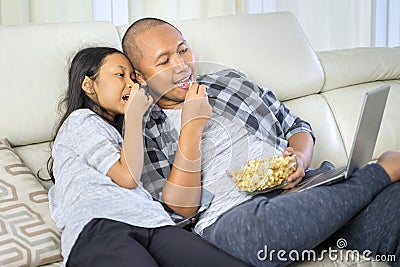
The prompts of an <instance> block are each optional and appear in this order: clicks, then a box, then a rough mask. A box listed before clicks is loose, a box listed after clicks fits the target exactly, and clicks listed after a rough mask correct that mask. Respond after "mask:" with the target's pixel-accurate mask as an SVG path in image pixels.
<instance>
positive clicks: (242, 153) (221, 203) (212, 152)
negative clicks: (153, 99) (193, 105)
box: [164, 110, 279, 235]
mask: <svg viewBox="0 0 400 267" xmlns="http://www.w3.org/2000/svg"><path fill="white" fill-rule="evenodd" d="M164 111H167V112H166V115H167V116H168V120H169V122H170V123H171V124H172V125H173V127H178V126H179V125H180V116H178V115H179V113H178V111H176V110H172V111H171V110H164ZM177 130H178V132H179V129H177ZM201 152H202V156H201V158H202V163H201V170H202V173H201V175H202V185H203V187H204V188H205V189H207V190H208V191H210V192H211V193H213V194H214V199H213V201H212V204H211V205H210V207H209V208H208V209H207V210H205V211H204V213H202V214H201V216H200V220H199V222H198V223H197V224H196V226H195V228H194V230H195V232H196V233H198V234H200V235H202V233H203V230H204V229H205V228H206V227H208V226H210V225H211V224H213V223H214V222H215V221H216V220H217V219H218V218H219V216H221V215H222V214H223V213H225V212H226V211H228V210H229V209H231V208H233V207H235V206H237V205H239V204H241V203H243V202H244V201H246V200H248V199H250V198H251V197H252V195H250V194H247V193H245V192H240V191H239V190H238V189H237V187H236V186H235V184H234V183H233V181H232V179H231V178H230V177H229V175H228V174H227V171H228V170H238V169H240V168H241V166H242V165H243V164H245V163H246V162H247V161H248V160H250V159H261V158H264V157H267V156H271V155H273V154H275V153H278V152H279V151H276V150H275V148H274V146H273V145H271V144H269V143H268V142H266V141H262V140H261V139H259V138H257V137H256V136H255V135H252V134H249V132H248V131H247V130H246V128H245V126H244V124H243V122H242V121H241V120H240V119H238V118H233V120H231V119H227V118H225V117H224V116H221V115H218V114H215V113H214V112H213V113H211V116H210V119H209V120H208V122H207V124H206V126H205V127H204V130H203V134H202V143H201Z"/></svg>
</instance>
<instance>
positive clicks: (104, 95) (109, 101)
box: [82, 53, 135, 118]
mask: <svg viewBox="0 0 400 267" xmlns="http://www.w3.org/2000/svg"><path fill="white" fill-rule="evenodd" d="M133 77H134V73H133V68H132V65H131V63H130V61H129V60H128V58H127V57H126V56H125V55H123V54H119V53H114V54H110V55H108V56H106V57H105V59H104V61H103V65H102V66H101V67H100V69H99V72H98V74H97V76H96V78H95V79H94V80H90V78H88V77H85V80H84V82H83V84H82V89H83V90H84V91H85V92H86V93H87V94H88V96H89V97H90V98H91V99H92V100H93V101H95V102H96V103H98V104H99V105H100V106H102V107H103V108H104V109H105V110H107V112H108V114H104V115H106V116H109V117H110V118H114V116H115V115H118V114H124V106H125V104H126V103H127V101H128V99H129V95H130V94H131V93H132V95H133V94H134V93H135V92H131V90H132V88H134V87H133V85H134V82H133V81H132V78H133ZM85 82H88V83H85Z"/></svg>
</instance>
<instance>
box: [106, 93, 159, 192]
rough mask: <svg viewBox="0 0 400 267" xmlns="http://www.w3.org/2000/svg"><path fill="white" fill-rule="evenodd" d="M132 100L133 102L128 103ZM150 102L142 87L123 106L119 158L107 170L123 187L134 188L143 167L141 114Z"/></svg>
mask: <svg viewBox="0 0 400 267" xmlns="http://www.w3.org/2000/svg"><path fill="white" fill-rule="evenodd" d="M132 101H134V102H135V103H134V104H132V105H130V103H131V102H132ZM151 103H152V98H151V97H150V96H149V97H148V96H146V94H145V93H144V90H143V89H140V90H138V91H137V92H136V93H135V94H134V95H132V94H131V96H130V98H129V100H128V102H127V103H126V108H125V134H124V136H125V138H124V141H123V144H122V149H121V153H120V154H121V156H120V159H119V160H118V161H117V162H115V163H114V165H112V166H111V168H110V170H109V171H108V172H107V176H109V177H110V178H111V179H112V180H113V182H114V183H116V184H118V185H119V186H122V187H125V188H135V187H136V186H137V185H138V184H139V182H140V177H141V176H142V169H143V131H142V119H143V114H144V113H145V111H146V110H147V109H148V107H149V106H150V104H151Z"/></svg>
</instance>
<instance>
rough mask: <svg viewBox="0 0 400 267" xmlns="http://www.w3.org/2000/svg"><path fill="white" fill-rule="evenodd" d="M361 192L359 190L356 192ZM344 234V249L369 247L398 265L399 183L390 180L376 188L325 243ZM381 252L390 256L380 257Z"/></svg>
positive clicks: (332, 242) (359, 249)
mask: <svg viewBox="0 0 400 267" xmlns="http://www.w3.org/2000/svg"><path fill="white" fill-rule="evenodd" d="M360 193H361V194H362V192H360ZM340 238H344V239H345V240H346V242H347V246H346V248H347V249H351V250H358V251H360V252H361V253H362V252H368V251H371V253H372V255H371V256H376V255H378V257H379V259H378V258H377V260H381V259H386V260H387V261H394V260H396V261H395V262H388V263H389V264H391V265H393V266H400V183H399V182H397V183H394V184H391V185H390V186H388V187H387V188H385V189H384V190H383V191H382V192H380V193H379V194H378V195H377V196H376V197H375V199H374V200H373V201H372V202H371V203H370V204H369V205H368V206H367V207H366V208H365V209H363V210H362V211H361V212H360V213H359V214H358V215H356V217H354V218H353V219H352V220H351V221H350V222H349V223H347V224H346V225H345V226H344V227H342V228H341V229H340V230H339V231H337V232H336V233H335V234H334V235H333V236H332V237H331V238H329V241H327V242H326V245H330V246H332V245H335V244H336V242H337V240H339V239H340ZM381 255H385V256H389V255H394V257H395V258H394V257H390V258H389V257H381Z"/></svg>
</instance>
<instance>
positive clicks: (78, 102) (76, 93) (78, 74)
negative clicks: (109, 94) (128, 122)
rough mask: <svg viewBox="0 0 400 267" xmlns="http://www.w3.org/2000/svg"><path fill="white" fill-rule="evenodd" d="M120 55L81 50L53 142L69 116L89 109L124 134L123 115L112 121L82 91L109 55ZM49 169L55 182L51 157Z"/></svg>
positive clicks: (73, 64) (72, 67) (96, 49)
mask: <svg viewBox="0 0 400 267" xmlns="http://www.w3.org/2000/svg"><path fill="white" fill-rule="evenodd" d="M114 53H119V54H123V53H122V52H121V51H120V50H118V49H116V48H112V47H88V48H84V49H82V50H80V51H79V52H78V53H77V54H76V55H75V56H74V58H73V59H72V62H71V65H70V67H69V71H68V87H67V91H66V95H65V96H64V98H63V99H62V100H61V101H60V103H59V110H64V109H65V112H64V114H63V115H62V117H61V119H60V121H59V123H58V125H56V128H55V133H54V136H53V142H54V139H55V137H56V136H57V134H58V131H59V130H60V128H61V125H62V124H63V123H64V121H65V120H66V119H67V118H68V116H69V115H70V114H71V113H72V112H73V111H75V110H77V109H83V108H87V109H90V110H92V111H93V112H95V113H97V114H98V115H99V116H100V117H102V118H103V119H104V120H106V121H107V122H109V123H110V124H111V125H113V126H114V127H115V128H116V129H117V130H118V132H120V133H121V132H122V123H123V115H120V116H115V118H114V120H110V119H108V118H107V117H105V116H104V115H102V114H106V113H107V111H106V110H105V109H104V108H103V107H102V106H100V105H99V104H98V103H96V102H94V101H93V100H92V99H90V98H89V97H88V96H87V95H86V94H85V91H83V89H82V87H81V86H82V83H83V80H84V79H85V76H87V77H89V78H90V79H92V80H95V79H96V77H97V75H98V73H99V70H100V68H101V66H102V65H103V63H104V60H105V58H106V57H107V56H108V55H111V54H114ZM47 169H48V171H49V174H50V179H51V180H52V181H53V182H55V179H54V175H53V158H52V157H51V156H50V158H49V160H48V162H47Z"/></svg>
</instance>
